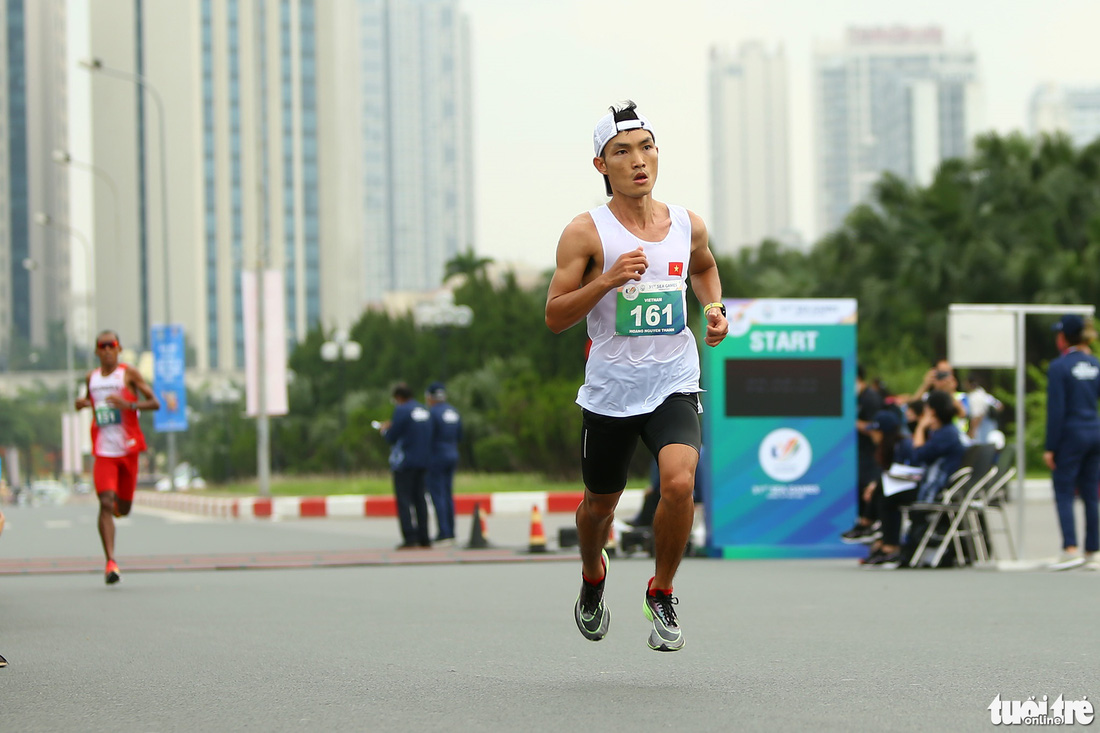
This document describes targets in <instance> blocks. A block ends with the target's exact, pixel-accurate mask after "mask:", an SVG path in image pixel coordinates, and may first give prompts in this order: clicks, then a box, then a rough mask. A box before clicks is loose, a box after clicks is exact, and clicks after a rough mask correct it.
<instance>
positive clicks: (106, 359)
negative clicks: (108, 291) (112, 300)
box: [75, 331, 160, 585]
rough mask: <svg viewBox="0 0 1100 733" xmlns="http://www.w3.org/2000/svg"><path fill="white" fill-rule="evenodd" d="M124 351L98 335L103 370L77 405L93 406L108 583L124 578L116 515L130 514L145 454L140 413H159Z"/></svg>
mask: <svg viewBox="0 0 1100 733" xmlns="http://www.w3.org/2000/svg"><path fill="white" fill-rule="evenodd" d="M121 350H122V344H121V343H119V338H118V334H117V333H115V332H114V331H100V332H99V335H98V336H96V344H95V353H96V356H97V357H99V367H98V368H96V369H93V370H92V371H90V372H88V376H87V378H86V380H85V381H86V382H87V388H88V395H87V396H86V397H81V398H80V399H78V400H77V401H76V404H75V407H76V409H77V410H82V409H84V408H85V407H90V408H92V413H93V415H92V453H93V454H94V455H95V468H94V470H93V474H94V479H95V490H96V495H97V496H98V497H99V537H100V540H101V541H102V542H103V552H104V554H105V555H106V556H107V567H106V569H105V570H104V572H103V577H104V580H106V582H107V585H114V584H115V583H117V582H119V581H120V580H121V579H122V575H121V573H120V572H119V570H118V564H117V563H116V562H115V517H125V516H126V515H128V514H129V513H130V507H131V505H132V504H133V501H134V491H135V490H136V489H137V475H138V455H139V454H140V453H142V452H143V451H144V450H145V436H144V435H142V433H141V426H140V425H139V424H138V414H139V411H140V410H158V409H160V402H159V401H158V400H157V398H156V396H155V395H154V394H153V390H152V388H150V387H149V385H148V383H146V381H145V378H144V377H142V376H141V372H139V371H138V370H137V369H134V368H133V367H132V366H129V365H128V364H123V363H121V362H120V361H119V360H118V355H119V352H120V351H121Z"/></svg>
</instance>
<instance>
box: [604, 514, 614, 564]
mask: <svg viewBox="0 0 1100 733" xmlns="http://www.w3.org/2000/svg"><path fill="white" fill-rule="evenodd" d="M603 549H604V551H605V552H607V556H608V557H615V555H616V554H617V552H616V551H615V523H614V522H612V523H611V527H610V528H608V530H607V542H605V543H604V546H603Z"/></svg>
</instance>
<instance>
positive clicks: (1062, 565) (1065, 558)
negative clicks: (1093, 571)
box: [1047, 552, 1085, 570]
mask: <svg viewBox="0 0 1100 733" xmlns="http://www.w3.org/2000/svg"><path fill="white" fill-rule="evenodd" d="M1084 564H1085V558H1083V557H1081V556H1080V555H1079V554H1077V553H1076V552H1063V553H1062V554H1061V555H1060V556H1059V557H1058V559H1057V560H1055V561H1054V562H1052V563H1051V564H1050V565H1047V570H1073V569H1074V568H1079V567H1081V566H1082V565H1084Z"/></svg>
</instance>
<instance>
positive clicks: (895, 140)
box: [814, 26, 982, 231]
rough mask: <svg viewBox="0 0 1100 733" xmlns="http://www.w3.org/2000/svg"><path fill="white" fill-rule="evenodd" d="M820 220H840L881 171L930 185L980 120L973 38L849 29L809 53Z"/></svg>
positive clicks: (936, 31) (965, 146)
mask: <svg viewBox="0 0 1100 733" xmlns="http://www.w3.org/2000/svg"><path fill="white" fill-rule="evenodd" d="M814 102H815V113H816V114H815V117H816V119H815V141H814V142H815V157H816V163H817V192H816V193H817V222H818V226H819V228H820V230H821V231H828V230H830V229H833V228H835V227H836V226H838V225H839V224H840V223H841V222H842V221H843V219H844V217H845V216H846V215H847V213H848V211H849V210H850V209H851V208H852V206H854V205H855V204H857V203H859V202H861V201H865V200H866V199H867V196H868V193H869V192H870V189H871V187H872V186H873V185H874V183H875V182H876V181H877V180H878V179H879V177H880V176H881V175H882V173H883V172H886V171H889V172H892V173H894V174H895V175H898V176H900V177H901V178H903V179H905V180H907V181H911V182H913V183H917V184H926V183H928V182H929V181H930V180H931V178H932V176H933V174H934V172H935V170H936V167H937V166H938V165H939V163H940V161H942V160H944V159H946V158H951V157H957V156H964V155H967V154H968V153H969V152H970V150H971V146H972V141H973V137H974V135H975V133H976V132H977V131H979V130H980V129H981V126H982V115H981V109H982V99H981V85H980V81H979V75H978V62H977V57H976V55H975V53H974V50H973V49H972V48H971V47H970V44H969V42H948V41H947V40H945V38H944V34H943V31H942V30H941V29H940V28H937V27H927V28H909V27H902V26H895V27H889V28H851V29H849V30H848V33H847V37H846V38H845V40H844V42H842V43H828V44H819V45H818V46H817V48H816V49H815V53H814Z"/></svg>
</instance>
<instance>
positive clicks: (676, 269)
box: [668, 262, 684, 275]
mask: <svg viewBox="0 0 1100 733" xmlns="http://www.w3.org/2000/svg"><path fill="white" fill-rule="evenodd" d="M668 274H669V275H683V274H684V263H683V262H669V263H668Z"/></svg>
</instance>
